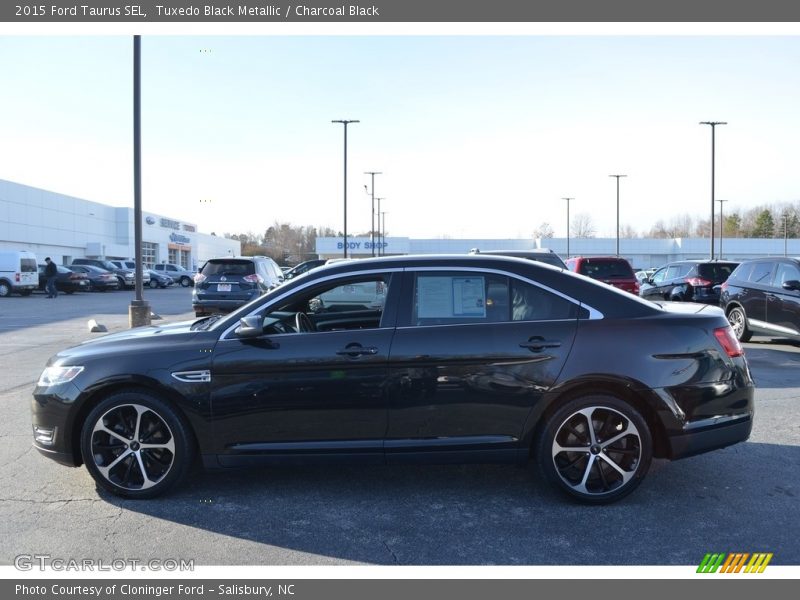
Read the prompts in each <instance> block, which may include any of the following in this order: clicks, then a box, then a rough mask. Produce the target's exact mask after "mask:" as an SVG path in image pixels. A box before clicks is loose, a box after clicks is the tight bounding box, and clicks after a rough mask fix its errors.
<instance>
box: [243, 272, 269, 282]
mask: <svg viewBox="0 0 800 600" xmlns="http://www.w3.org/2000/svg"><path fill="white" fill-rule="evenodd" d="M242 279H244V280H245V281H247V282H248V283H264V279H263V278H262V277H261V275H259V274H257V273H253V274H252V275H245V276H244V277H243V278H242Z"/></svg>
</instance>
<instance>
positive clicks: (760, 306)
mask: <svg viewBox="0 0 800 600" xmlns="http://www.w3.org/2000/svg"><path fill="white" fill-rule="evenodd" d="M720 306H721V307H722V308H723V309H724V310H725V314H726V315H727V317H728V322H729V323H730V324H731V327H732V328H733V332H734V333H735V334H736V337H738V338H739V340H740V341H742V342H746V341H747V340H749V339H750V337H751V336H752V335H753V334H754V333H759V334H764V335H772V336H775V337H788V338H792V339H800V259H798V258H778V257H773V258H757V259H755V260H749V261H747V262H743V263H742V264H740V265H739V266H738V267H737V268H736V270H735V271H734V272H733V273H731V275H730V277H728V280H727V281H726V282H725V283H723V284H722V293H721V294H720Z"/></svg>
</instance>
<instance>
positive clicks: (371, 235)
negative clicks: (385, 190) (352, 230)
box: [364, 171, 381, 256]
mask: <svg viewBox="0 0 800 600" xmlns="http://www.w3.org/2000/svg"><path fill="white" fill-rule="evenodd" d="M364 175H371V176H372V186H371V187H370V192H369V193H370V194H371V195H372V215H371V217H372V225H370V230H369V240H370V242H372V256H375V175H381V172H380V171H365V172H364ZM364 187H366V186H364Z"/></svg>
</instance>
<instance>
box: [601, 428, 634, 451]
mask: <svg viewBox="0 0 800 600" xmlns="http://www.w3.org/2000/svg"><path fill="white" fill-rule="evenodd" d="M631 427H632V425H631V422H630V421H628V424H627V426H626V427H625V429H624V430H623V431H622V433H619V434H618V435H615V436H614V437H613V438H611V439H610V440H604V441H603V443H602V444H601V446H602V447H603V448H604V449H605V448H608V447H609V446H610V445H611V444H613V443H615V442H618V441H619V440H621V439H622V438H624V437H625V436H626V435H631V434H633V435H636V431H635V430H634V431H631ZM636 437H639V436H638V435H636Z"/></svg>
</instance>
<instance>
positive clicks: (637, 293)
mask: <svg viewBox="0 0 800 600" xmlns="http://www.w3.org/2000/svg"><path fill="white" fill-rule="evenodd" d="M633 293H634V294H636V295H639V282H638V281H635V282H634V283H633Z"/></svg>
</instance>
